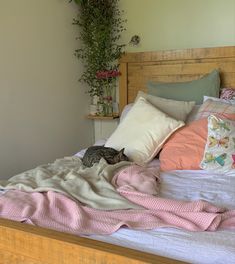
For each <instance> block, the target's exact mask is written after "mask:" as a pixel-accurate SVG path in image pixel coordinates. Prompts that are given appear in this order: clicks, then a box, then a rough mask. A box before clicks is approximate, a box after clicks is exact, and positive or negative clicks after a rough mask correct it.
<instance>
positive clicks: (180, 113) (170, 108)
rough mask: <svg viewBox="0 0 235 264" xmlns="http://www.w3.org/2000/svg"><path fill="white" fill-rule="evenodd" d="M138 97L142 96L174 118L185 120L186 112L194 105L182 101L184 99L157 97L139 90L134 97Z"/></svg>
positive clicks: (191, 102)
mask: <svg viewBox="0 0 235 264" xmlns="http://www.w3.org/2000/svg"><path fill="white" fill-rule="evenodd" d="M139 97H144V98H145V99H147V100H148V101H149V102H150V103H151V104H152V105H154V106H156V107H157V108H158V109H159V110H161V111H162V112H164V113H166V114H168V115H169V116H171V117H173V118H175V119H176V120H182V121H185V120H186V119H187V116H188V114H189V113H190V112H191V111H192V109H193V107H194V106H195V102H193V101H190V102H184V101H175V100H171V99H165V98H162V97H157V96H155V95H151V94H147V93H144V92H142V91H139V92H138V94H137V97H136V100H137V99H138V98H139Z"/></svg>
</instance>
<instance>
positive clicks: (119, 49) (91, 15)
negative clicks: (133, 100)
mask: <svg viewBox="0 0 235 264" xmlns="http://www.w3.org/2000/svg"><path fill="white" fill-rule="evenodd" d="M71 1H72V0H71ZM73 1H74V2H76V3H77V4H78V7H79V12H78V17H77V18H76V19H74V22H73V24H75V25H78V26H79V28H80V35H79V39H80V40H81V48H79V49H77V50H76V51H75V55H76V56H77V57H78V59H81V60H82V62H83V65H84V72H83V73H82V75H81V77H80V81H82V82H84V83H86V84H87V85H88V87H89V90H88V93H89V94H90V95H91V96H94V95H97V96H102V95H103V94H104V88H103V81H104V79H103V78H100V74H99V73H100V72H109V73H110V72H117V71H118V61H117V60H118V59H119V58H120V56H121V54H122V53H123V48H124V46H125V45H123V44H120V43H119V40H120V38H121V34H122V32H123V31H124V30H125V27H124V23H125V22H126V21H125V19H123V11H121V10H120V9H119V0H73ZM108 76H113V77H114V76H115V77H116V76H118V74H109V75H108ZM106 81H107V80H106ZM108 81H109V79H108ZM110 82H111V80H110Z"/></svg>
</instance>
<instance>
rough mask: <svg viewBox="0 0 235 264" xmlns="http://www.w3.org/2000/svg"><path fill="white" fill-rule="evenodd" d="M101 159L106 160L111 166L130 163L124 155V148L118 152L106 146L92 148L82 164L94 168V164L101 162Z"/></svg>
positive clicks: (87, 151)
mask: <svg viewBox="0 0 235 264" xmlns="http://www.w3.org/2000/svg"><path fill="white" fill-rule="evenodd" d="M101 158H104V159H105V160H106V161H107V163H109V164H116V163H118V162H120V161H128V157H127V156H126V155H125V154H124V148H123V149H121V150H120V151H117V150H115V149H113V148H107V147H104V146H92V147H89V148H88V149H87V150H86V152H85V154H84V156H83V159H82V162H83V164H84V165H85V166H86V167H92V166H93V164H95V163H97V162H99V161H100V159H101Z"/></svg>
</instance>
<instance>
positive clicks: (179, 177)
mask: <svg viewBox="0 0 235 264" xmlns="http://www.w3.org/2000/svg"><path fill="white" fill-rule="evenodd" d="M157 165H158V160H155V161H153V162H152V163H151V164H150V166H157ZM161 181H162V182H161V190H160V196H161V197H165V198H173V199H177V200H185V201H187V200H198V199H203V200H206V201H209V202H211V203H213V204H215V205H219V206H224V207H226V208H230V209H232V208H233V209H234V208H235V175H234V173H227V174H224V175H221V174H215V173H213V174H212V173H211V174H209V173H208V172H206V171H190V170H188V171H171V172H164V173H161ZM89 237H90V238H92V239H96V240H100V241H104V242H107V243H111V244H115V245H120V246H124V247H128V248H133V249H137V250H140V251H145V252H149V253H153V254H156V255H161V256H166V257H170V258H174V259H177V260H183V261H186V262H190V263H235V230H220V231H216V232H189V231H184V230H179V229H176V228H158V229H155V230H148V231H137V230H130V229H127V228H121V229H120V230H118V231H117V232H115V233H114V234H112V235H108V236H103V235H93V236H89Z"/></svg>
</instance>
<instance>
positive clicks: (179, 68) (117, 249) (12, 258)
mask: <svg viewBox="0 0 235 264" xmlns="http://www.w3.org/2000/svg"><path fill="white" fill-rule="evenodd" d="M215 68H219V70H220V75H221V80H222V85H221V86H223V87H235V47H216V48H201V49H187V50H175V51H174V50H173V51H159V52H141V53H127V54H125V55H124V56H123V57H122V58H121V60H120V71H121V77H120V89H119V102H120V110H122V109H123V108H124V107H125V105H127V104H129V103H131V102H133V101H134V99H135V97H136V95H137V93H138V91H139V90H143V91H145V90H146V88H145V87H146V82H147V81H148V80H153V81H162V82H182V81H189V80H193V79H197V78H200V77H201V76H202V75H204V74H207V73H209V72H210V71H211V70H213V69H215ZM185 173H186V174H185ZM188 173H189V172H188ZM170 177H171V176H169V175H167V173H166V175H165V179H166V180H165V182H164V184H165V185H164V184H163V187H162V188H163V191H164V192H165V195H166V197H173V198H176V197H179V195H180V194H181V193H182V192H181V191H180V190H182V189H180V188H179V190H178V191H176V192H175V193H174V192H171V190H173V189H174V188H176V187H177V186H179V185H177V184H179V181H178V182H175V183H174V184H173V183H172V181H170ZM193 177H195V181H196V179H197V178H198V175H193ZM180 178H182V179H184V181H185V186H184V187H185V188H189V185H187V172H184V173H183V174H182V173H181V174H180V173H179V174H178V179H180ZM168 179H169V182H168V185H166V184H167V181H168ZM216 179H217V182H216V184H215V185H214V186H213V192H214V193H216V188H218V186H220V184H222V183H221V182H220V178H219V176H218V177H217V178H216ZM223 183H224V179H223ZM171 185H172V189H167V186H171ZM164 186H165V187H164ZM209 186H210V181H209V179H208V183H207V184H206V183H205V186H204V188H205V189H206V188H209ZM227 186H230V187H231V182H227ZM182 188H183V187H182ZM195 188H196V187H195ZM196 189H197V191H195V196H197V195H196V194H197V193H201V192H200V190H201V189H202V190H203V188H202V183H201V182H198V185H197V188H196ZM224 191H225V192H227V193H228V197H227V203H226V205H228V204H229V205H230V206H231V208H234V206H233V205H234V196H235V195H234V191H233V189H231V188H230V189H229V188H228V189H225V190H224ZM181 198H184V199H186V198H187V195H186V196H185V197H181ZM199 198H200V197H199ZM213 199H214V196H212V197H211V198H210V197H209V198H208V200H209V201H210V200H212V201H213ZM220 205H222V206H223V205H224V204H223V201H222V200H221V204H220ZM126 232H128V231H127V230H120V232H119V235H120V236H116V235H115V234H114V235H113V236H111V238H109V237H108V236H92V237H90V238H87V237H78V236H75V235H71V234H66V233H61V232H57V231H54V230H51V229H45V228H41V227H35V226H32V225H27V224H22V223H18V222H15V221H11V220H7V219H0V263H4V264H7V263H11V264H14V263H16V264H21V263H22V264H29V263H31V264H39V263H40V264H47V263H48V264H52V263H54V264H55V263H56V264H59V263H61V264H62V263H63V264H66V263H68V264H73V263H183V261H186V262H191V261H189V259H187V258H185V259H184V258H183V255H184V253H183V252H180V254H179V257H178V260H176V259H177V255H175V254H170V253H169V249H168V250H167V249H166V247H167V246H164V247H161V246H160V245H161V243H163V241H164V240H166V239H169V238H171V240H167V243H166V244H165V245H168V247H169V248H170V245H171V243H173V241H175V240H174V239H176V240H177V241H178V242H179V243H180V239H179V236H177V233H178V235H179V233H180V231H177V230H173V231H172V230H171V231H169V229H162V230H160V231H158V230H156V233H154V232H155V231H153V233H151V234H150V233H149V232H148V231H147V232H141V231H133V233H131V232H132V231H130V237H131V236H133V237H137V240H139V241H140V240H141V239H143V241H144V243H146V244H147V243H148V238H149V239H152V238H151V237H154V236H155V237H157V236H159V237H160V238H159V240H158V242H156V243H155V242H154V240H151V243H150V246H149V248H147V247H146V249H145V250H144V249H143V248H142V246H141V243H140V244H139V245H138V243H137V242H136V241H131V240H130V239H129V240H128V239H126V240H125V238H126V237H127V233H126ZM161 232H162V233H161ZM168 232H169V233H168ZM231 232H233V231H231ZM231 232H230V231H225V233H227V235H224V234H222V238H221V239H220V242H218V243H216V247H215V249H214V250H215V251H216V252H219V251H221V250H222V249H223V243H224V245H225V244H226V246H227V248H226V251H225V252H226V254H227V255H228V257H229V260H231V263H233V262H234V261H235V256H234V255H235V253H234V252H235V248H234V246H233V245H234V241H235V233H234V232H233V233H231ZM117 233H118V232H117ZM164 233H165V234H164ZM199 233H200V232H199ZM205 233H207V232H205ZM215 233H216V235H217V232H215ZM230 234H232V238H231V239H230V240H229V239H228V237H230ZM180 235H182V233H181V234H180ZM184 235H185V234H184ZM207 235H208V233H207ZM207 235H205V236H207ZM216 235H215V234H213V233H211V236H210V237H209V239H210V240H211V243H212V244H213V242H214V240H215V239H216ZM186 236H189V233H187V234H186ZM202 236H204V235H202ZM140 238H141V239H140ZM161 238H162V240H161ZM101 240H102V241H101ZM182 241H183V240H182ZM189 241H190V243H192V244H193V245H194V246H195V247H194V249H195V250H193V251H196V253H197V254H200V251H203V250H204V249H205V247H202V248H200V243H201V241H202V240H201V237H200V235H198V234H197V233H195V234H192V237H191V238H190V239H189ZM221 241H222V242H221ZM107 242H108V243H107ZM120 242H123V243H121V245H122V246H120ZM165 242H166V241H165ZM194 242H195V243H194ZM196 242H197V243H196ZM207 242H208V240H207ZM157 243H159V248H160V249H159V251H158V252H159V253H156V251H155V252H154V250H153V249H152V248H154V247H157V246H158V244H157ZM174 243H176V242H174ZM220 243H222V244H220ZM118 244H119V245H118ZM186 246H187V244H184V245H183V247H186ZM204 246H205V245H204ZM151 247H152V248H151ZM144 251H145V252H144ZM165 251H166V252H167V251H168V252H167V253H166V254H165V253H164V252H165ZM176 251H182V247H181V248H179V247H178V248H176ZM193 251H192V253H191V254H193ZM208 252H209V253H208V254H209V257H210V254H211V257H212V252H213V247H209V248H208ZM194 253H195V252H194ZM196 253H195V254H196ZM202 258H203V254H202ZM179 259H181V260H182V261H180V260H179ZM211 259H213V258H211ZM214 259H215V260H216V256H215V258H214ZM233 260H234V261H233ZM193 261H195V262H198V263H200V261H199V260H197V261H196V260H193ZM193 261H192V262H193ZM207 261H209V259H208V260H207ZM220 261H221V259H220ZM208 263H209V262H208ZM214 263H215V262H214ZM216 263H222V262H219V260H218V261H217V262H216ZM227 263H228V262H227Z"/></svg>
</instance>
